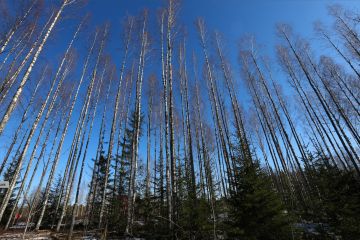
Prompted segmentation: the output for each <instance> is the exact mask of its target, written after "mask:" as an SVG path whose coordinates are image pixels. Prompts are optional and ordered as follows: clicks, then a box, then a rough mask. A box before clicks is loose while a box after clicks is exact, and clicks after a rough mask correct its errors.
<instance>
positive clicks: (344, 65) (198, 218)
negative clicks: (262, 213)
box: [0, 0, 360, 239]
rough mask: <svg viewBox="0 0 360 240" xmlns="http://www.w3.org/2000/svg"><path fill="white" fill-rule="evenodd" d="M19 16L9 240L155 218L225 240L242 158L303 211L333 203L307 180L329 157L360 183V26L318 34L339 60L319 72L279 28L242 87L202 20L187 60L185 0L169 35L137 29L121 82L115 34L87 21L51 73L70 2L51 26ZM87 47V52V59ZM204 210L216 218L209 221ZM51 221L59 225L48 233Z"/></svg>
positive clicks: (131, 26)
mask: <svg viewBox="0 0 360 240" xmlns="http://www.w3.org/2000/svg"><path fill="white" fill-rule="evenodd" d="M5 3H7V2H6V1H4V2H1V3H0V4H1V7H2V8H1V11H3V12H4V14H2V16H3V17H2V18H4V19H2V21H3V22H4V24H3V26H1V27H2V28H1V31H2V32H1V35H0V37H1V38H0V44H1V45H0V47H1V50H0V60H1V65H0V103H1V106H0V111H1V115H0V116H1V122H0V138H1V139H2V140H1V141H2V143H5V144H3V145H2V146H1V151H2V153H1V154H0V157H1V159H0V160H1V162H0V164H1V165H0V174H1V178H2V179H3V180H6V181H9V188H8V189H4V191H2V192H1V206H0V220H1V223H2V224H3V226H4V228H5V229H8V228H9V227H11V226H12V225H14V224H16V222H18V221H19V218H20V219H23V220H24V221H25V222H26V227H25V229H24V234H26V232H27V231H28V230H29V229H31V230H33V229H34V230H39V229H40V228H49V229H53V230H54V231H56V232H59V231H61V230H62V228H64V229H66V231H67V232H68V238H69V239H72V237H73V235H74V227H76V226H77V225H78V223H77V220H79V219H80V220H81V222H82V226H83V228H82V229H83V231H84V232H87V231H91V230H93V229H98V230H101V233H102V234H103V236H104V237H106V236H107V234H108V231H110V230H111V231H117V232H122V233H125V234H128V235H132V234H134V232H136V231H138V226H139V221H140V220H144V222H145V226H155V227H154V228H156V226H161V229H162V230H163V231H164V232H165V233H164V232H163V234H166V236H168V237H169V238H170V237H171V238H176V237H178V236H186V237H188V238H197V237H199V238H200V237H204V238H207V236H210V237H211V238H214V239H217V237H218V235H219V229H218V228H219V222H221V221H224V216H221V217H219V214H220V213H222V212H224V211H225V212H226V207H225V208H224V206H223V204H224V202H226V200H227V199H229V198H231V197H232V195H233V194H234V193H235V192H238V191H240V190H239V189H237V187H236V184H235V182H236V181H237V179H239V177H240V175H239V174H240V173H239V169H238V167H237V166H238V164H237V163H238V161H241V159H250V158H256V159H259V161H260V162H261V163H262V165H263V166H264V169H266V172H267V174H268V175H269V176H270V178H271V179H272V183H273V186H274V189H276V191H277V192H278V193H279V195H280V196H281V197H282V200H283V201H284V204H285V205H286V206H288V208H289V209H291V208H295V206H298V205H302V204H304V205H309V206H311V204H312V202H313V201H314V198H321V197H322V196H321V193H320V192H319V190H318V186H317V185H316V184H314V183H313V180H312V179H313V178H314V176H313V175H312V173H313V172H311V171H309V170H310V169H313V168H315V167H316V166H315V162H314V159H313V157H312V156H313V154H315V153H316V154H318V156H320V157H321V159H322V161H323V162H324V164H325V165H327V166H331V167H334V168H336V169H338V170H339V171H345V172H348V173H352V174H353V175H354V176H355V178H356V179H358V178H359V177H360V170H359V165H360V159H359V154H360V152H359V146H360V133H359V123H360V110H359V108H360V102H359V99H360V68H359V61H360V37H359V23H360V22H359V14H358V13H354V12H349V11H345V10H343V9H342V8H340V7H338V6H332V7H330V8H329V12H330V14H331V16H332V17H333V20H334V25H333V27H331V28H329V27H326V26H324V25H323V24H321V23H317V24H316V27H315V29H316V34H317V36H318V37H319V38H320V40H317V41H320V42H321V44H327V46H328V47H329V48H328V49H330V52H331V53H332V54H333V57H330V56H321V57H320V58H318V55H317V52H316V51H315V50H314V49H312V45H311V43H310V42H308V41H307V40H305V39H302V38H301V37H300V36H298V35H296V34H295V33H293V32H292V29H291V28H290V26H288V25H285V24H281V25H278V26H277V34H278V36H279V44H278V45H277V46H276V59H271V58H268V57H266V56H264V55H262V53H261V48H260V47H259V45H258V44H257V42H256V40H255V39H254V37H252V36H247V37H244V38H243V39H241V41H240V44H239V48H240V49H239V51H238V53H239V54H238V61H239V66H240V72H241V74H240V75H239V76H237V74H234V71H233V70H232V67H238V66H237V64H234V63H232V62H231V61H230V60H229V59H230V58H229V56H228V54H226V52H227V50H226V45H225V43H224V41H223V39H222V37H221V34H220V33H219V32H211V31H208V29H207V27H206V24H205V21H204V20H203V19H198V20H197V21H196V22H195V25H196V30H197V34H198V36H197V37H198V38H197V39H198V40H196V41H195V43H196V44H197V46H198V49H191V50H192V52H191V51H189V50H188V44H187V42H188V41H189V38H188V37H187V35H186V34H185V31H184V30H183V29H184V27H183V26H181V24H180V23H178V22H177V15H178V13H179V3H178V2H177V1H175V0H169V1H167V5H166V7H165V8H164V9H162V10H161V11H160V12H159V14H158V17H157V20H158V21H157V25H156V26H157V29H155V30H152V31H150V30H149V26H150V24H149V21H150V20H151V19H152V18H151V16H152V15H151V14H150V13H149V12H148V11H146V10H145V11H144V12H143V13H142V14H140V16H138V17H132V16H130V17H127V18H126V19H125V20H124V24H123V26H122V31H123V42H122V43H121V46H120V47H121V48H122V50H121V52H122V55H123V57H122V61H121V62H120V63H119V71H117V68H116V67H117V63H114V62H113V61H112V59H111V55H108V54H106V52H107V42H108V38H109V32H110V30H111V28H112V27H114V26H110V24H105V25H103V26H99V27H97V28H96V29H95V30H93V31H92V32H91V33H85V31H83V30H84V29H85V28H87V26H86V25H87V22H88V21H89V18H88V17H87V16H85V17H83V18H82V19H80V20H77V25H76V26H75V28H74V29H72V30H71V31H72V35H71V36H70V39H68V42H67V44H66V49H64V51H63V53H62V54H61V57H60V58H59V59H55V60H54V59H49V60H46V62H47V63H46V64H45V63H43V62H41V61H39V59H40V58H46V57H47V56H48V55H49V54H50V53H47V54H48V55H46V54H44V53H43V51H44V52H45V53H46V51H49V49H51V48H53V47H54V46H53V45H54V44H56V41H54V42H52V43H50V42H49V43H48V40H49V39H50V38H51V37H53V35H54V33H53V32H54V29H56V27H57V25H59V24H61V21H62V16H63V15H64V14H66V11H67V10H68V9H70V8H76V7H78V5H79V4H80V3H79V1H77V0H61V1H59V4H58V6H55V7H54V8H53V9H54V10H53V11H52V12H50V13H48V12H47V11H43V9H47V7H48V6H46V4H44V3H43V2H42V1H39V0H34V1H24V2H23V5H21V6H20V5H19V6H16V3H13V5H14V6H13V7H15V8H16V9H17V11H16V12H15V16H12V14H13V13H11V12H10V11H6V7H7V6H6V4H5ZM32 19H36V21H33V20H32ZM117 27H118V26H117ZM84 39H89V40H88V41H85V40H84ZM190 40H193V39H191V38H190ZM84 43H85V44H84ZM80 44H82V45H85V46H86V47H84V46H82V48H83V50H81V51H77V50H76V49H77V46H79V45H80ZM317 44H319V43H317ZM189 52H190V53H189ZM150 63H156V64H152V65H156V67H152V68H151V69H150V67H149V68H148V66H149V65H151V64H150ZM189 66H190V67H189ZM278 66H280V68H281V71H280V72H279V71H277V72H275V71H274V69H276V68H277V67H278ZM154 69H155V70H154ZM238 79H241V81H238ZM239 86H242V87H244V88H246V89H247V92H248V93H249V98H250V102H249V103H246V104H244V103H241V102H240V100H239V99H240V97H241V96H239ZM143 89H145V90H143ZM144 92H147V94H146V95H145V94H143V93H144ZM143 95H144V96H146V97H145V99H144V97H143ZM241 99H242V98H241ZM145 103H146V104H145ZM146 108H147V109H146ZM144 109H145V110H144ZM144 122H146V124H143V123H144ZM144 126H145V127H146V131H144ZM144 133H145V135H146V138H144V139H143V138H142V136H143V135H144ZM143 145H144V146H145V148H146V151H145V150H144V151H142V149H143ZM145 148H144V149H145ZM143 152H146V154H143ZM239 159H240V160H239ZM92 161H93V162H92ZM89 169H90V170H89ZM57 173H60V176H61V178H60V182H59V184H55V176H56V175H57ZM83 182H85V183H86V184H87V186H88V188H87V189H88V190H87V193H86V194H85V195H86V196H85V197H83V196H82V194H83V193H82V191H83V189H82V188H83ZM55 185H56V188H57V190H56V192H57V193H58V194H57V195H54V194H53V192H54V189H53V188H54V186H55ZM81 205H84V206H85V211H84V212H83V215H82V216H80V217H79V216H78V213H79V209H81ZM204 206H205V207H204ZM203 208H205V210H204V211H205V213H204V211H199V210H198V209H203ZM47 213H48V214H50V215H51V216H52V219H51V221H47V220H44V216H45V215H46V214H47ZM203 215H206V217H204V216H203ZM45 218H46V217H45ZM46 219H47V218H46ZM204 219H205V220H204ZM209 219H210V220H209ZM204 222H205V223H204ZM32 223H34V225H33V224H32ZM202 224H205V225H206V224H208V225H209V226H208V227H204V226H203V225H202ZM220 225H221V224H220ZM209 229H210V230H209ZM158 230H159V229H158ZM148 231H154V229H152V228H151V227H149V228H148Z"/></svg>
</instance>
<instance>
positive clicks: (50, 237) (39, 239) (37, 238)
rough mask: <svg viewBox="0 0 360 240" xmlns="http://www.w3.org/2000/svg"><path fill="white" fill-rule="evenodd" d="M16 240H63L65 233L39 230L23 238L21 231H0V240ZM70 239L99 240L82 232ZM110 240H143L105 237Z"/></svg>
mask: <svg viewBox="0 0 360 240" xmlns="http://www.w3.org/2000/svg"><path fill="white" fill-rule="evenodd" d="M7 239H8V240H17V239H19V240H20V239H31V240H65V239H67V233H61V232H60V233H57V232H54V231H50V230H40V231H38V232H28V233H26V235H25V238H23V231H22V230H8V231H0V240H7ZM72 239H74V240H80V239H81V240H100V239H101V237H100V236H99V234H96V233H93V232H89V233H88V234H87V235H86V236H84V232H83V231H74V234H73V237H72ZM106 239H109V240H110V239H111V240H130V239H132V240H144V239H143V238H129V237H107V238H106Z"/></svg>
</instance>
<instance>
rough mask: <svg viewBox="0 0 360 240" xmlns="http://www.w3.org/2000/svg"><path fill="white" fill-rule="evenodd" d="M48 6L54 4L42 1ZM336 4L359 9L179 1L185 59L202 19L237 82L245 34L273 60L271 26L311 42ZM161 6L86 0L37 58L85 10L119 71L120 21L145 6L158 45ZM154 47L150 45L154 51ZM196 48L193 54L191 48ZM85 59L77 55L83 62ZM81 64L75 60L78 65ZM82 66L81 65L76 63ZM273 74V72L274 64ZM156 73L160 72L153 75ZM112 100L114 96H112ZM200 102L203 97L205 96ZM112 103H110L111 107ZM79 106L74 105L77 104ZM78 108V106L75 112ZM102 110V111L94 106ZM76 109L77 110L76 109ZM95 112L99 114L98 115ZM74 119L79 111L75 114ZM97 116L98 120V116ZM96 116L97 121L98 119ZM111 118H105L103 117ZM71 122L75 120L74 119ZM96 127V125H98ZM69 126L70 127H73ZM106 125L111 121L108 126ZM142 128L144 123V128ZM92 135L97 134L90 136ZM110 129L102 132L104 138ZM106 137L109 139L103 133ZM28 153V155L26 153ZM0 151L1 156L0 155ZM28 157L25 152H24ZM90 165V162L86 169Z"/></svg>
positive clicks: (292, 2)
mask: <svg viewBox="0 0 360 240" xmlns="http://www.w3.org/2000/svg"><path fill="white" fill-rule="evenodd" d="M45 2H51V3H53V2H54V1H50V0H48V1H45ZM333 3H339V4H341V5H343V6H344V7H345V8H349V9H353V10H358V11H359V10H360V1H356V0H347V1H326V0H182V1H181V7H180V12H179V14H178V19H177V23H178V25H183V26H185V27H186V29H187V32H188V40H187V42H188V50H187V52H188V55H190V53H191V52H192V50H193V49H194V50H195V51H197V53H199V54H198V55H199V56H198V58H202V55H200V53H201V52H198V51H199V41H198V37H197V33H196V31H195V25H194V21H195V20H196V19H197V17H202V18H204V19H205V21H206V24H207V28H208V30H209V33H211V32H212V31H213V30H218V31H220V32H221V33H222V34H223V36H224V39H225V43H226V52H227V53H228V54H229V57H230V59H231V62H232V67H233V71H234V77H235V79H236V81H238V82H240V81H239V77H240V74H239V70H238V62H237V54H238V41H239V39H240V38H241V36H243V35H244V34H254V35H255V36H256V38H257V41H258V43H260V44H262V46H263V48H262V52H263V53H264V54H266V55H268V56H270V58H274V57H275V56H274V51H275V50H274V46H275V45H276V44H277V42H278V39H277V36H276V34H275V25H276V24H277V23H280V22H285V23H288V24H290V25H291V26H292V27H293V29H294V32H296V33H300V34H301V36H303V37H306V38H311V39H314V34H313V23H314V21H317V20H321V21H322V22H324V23H325V24H326V25H329V24H331V18H330V17H329V16H328V14H327V8H326V7H327V5H329V4H333ZM163 6H165V1H162V0H88V4H87V5H85V6H83V7H81V8H80V9H75V10H74V9H71V10H69V11H68V12H65V15H66V16H68V17H70V18H69V19H66V20H64V21H63V22H61V23H60V24H59V25H58V26H57V27H56V29H55V32H54V36H53V37H52V38H51V42H49V44H48V45H47V46H46V48H45V49H44V52H43V54H42V56H41V59H42V60H45V59H51V58H53V59H56V58H57V57H58V56H60V55H61V53H62V52H63V51H64V49H65V46H66V44H67V42H68V41H69V40H70V39H71V35H72V32H73V31H74V29H75V27H76V24H77V22H78V21H74V18H75V19H79V18H81V16H83V15H85V14H86V13H87V12H90V13H91V15H92V16H91V24H89V26H88V27H87V31H92V30H93V29H94V27H95V26H96V25H101V24H104V23H105V22H109V23H111V35H110V41H109V43H108V46H107V49H106V51H105V52H106V53H107V54H110V55H112V57H113V60H114V62H115V64H116V65H117V71H118V72H119V69H120V62H121V59H122V52H121V50H122V46H121V43H122V41H121V33H122V28H121V26H122V25H121V22H122V19H123V18H124V17H125V16H126V15H139V14H140V13H141V11H142V10H143V9H144V8H147V9H149V16H150V17H149V31H150V32H151V33H152V34H154V35H153V36H152V38H153V39H154V42H155V43H158V41H159V40H158V39H159V36H158V35H156V34H158V25H157V19H156V13H157V11H158V10H159V9H160V8H161V7H163ZM156 47H158V46H155V48H156ZM77 48H78V50H79V52H80V53H81V52H83V50H84V44H81V43H78V44H77ZM196 49H197V50H196ZM315 50H316V51H318V52H321V53H326V51H327V50H326V48H325V47H324V45H323V44H320V43H318V44H315ZM82 58H84V56H81V57H80V60H81V61H82ZM81 61H80V62H81ZM154 62H155V63H153V62H150V64H149V65H148V66H147V67H146V68H145V76H146V77H147V76H148V75H149V74H150V73H152V71H156V68H155V67H154V65H156V64H157V63H156V61H154ZM80 66H81V65H80ZM273 70H275V71H276V70H277V69H276V66H275V67H274V69H273ZM156 74H158V76H159V74H160V72H156ZM238 95H239V97H240V99H242V104H243V105H245V106H246V105H247V104H248V102H247V101H248V99H247V98H246V97H244V96H246V91H245V90H244V89H243V88H242V87H241V84H239V90H238ZM113 96H114V94H113ZM204 98H205V97H204ZM112 103H113V101H110V104H112ZM78 105H79V104H78ZM78 108H79V106H77V109H78ZM98 109H102V107H98ZM143 109H145V110H146V100H144V101H143ZM78 111H79V110H78ZM99 115H100V114H98V116H99ZM75 116H76V117H77V116H78V112H75ZM99 118H100V116H99ZM99 118H98V119H99ZM107 118H108V120H110V119H111V118H110V114H108V116H107ZM73 119H75V118H73ZM97 122H98V125H100V121H97ZM73 125H75V124H74V123H73ZM108 126H110V123H109V124H108ZM144 126H145V125H144ZM98 128H99V126H95V128H94V130H93V133H94V137H93V138H92V141H91V148H90V151H89V152H88V159H90V158H91V157H94V156H95V149H96V143H97V132H98ZM72 130H73V128H70V129H69V134H68V136H67V138H66V139H67V140H66V143H65V146H64V147H63V151H62V152H63V153H62V158H61V162H60V165H59V170H60V171H61V169H63V167H64V165H65V161H66V160H67V150H68V149H69V145H70V144H71V138H72V135H73V131H72ZM95 133H96V134H95ZM108 133H109V131H107V134H108ZM10 134H11V129H9V128H8V129H7V132H6V133H5V134H4V135H3V138H0V141H3V143H4V142H9V138H8V139H4V136H9V135H10ZM107 139H108V135H107ZM3 143H2V144H1V146H0V147H1V152H4V149H6V148H4V145H5V146H6V144H3ZM142 143H144V138H143V140H142V142H141V144H140V156H141V158H142V159H145V156H146V155H145V150H146V149H145V148H146V145H145V144H142ZM29 152H30V151H29ZM3 154H4V153H1V154H0V156H2V155H3ZM28 156H29V153H28ZM89 164H91V161H90V160H89V161H88V163H87V165H89ZM89 174H90V170H89V169H87V170H86V176H85V181H88V180H89Z"/></svg>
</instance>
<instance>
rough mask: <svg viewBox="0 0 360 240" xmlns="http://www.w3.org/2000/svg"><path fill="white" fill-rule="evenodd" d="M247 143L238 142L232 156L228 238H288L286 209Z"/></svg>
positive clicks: (288, 228) (255, 239)
mask: <svg viewBox="0 0 360 240" xmlns="http://www.w3.org/2000/svg"><path fill="white" fill-rule="evenodd" d="M244 149H249V147H248V146H245V147H244V146H241V145H239V147H238V149H237V154H236V156H235V157H234V158H235V159H234V165H235V167H234V172H235V177H234V181H233V186H234V188H233V189H232V190H230V193H231V196H230V198H229V200H228V202H229V206H230V209H229V221H228V226H229V231H228V233H229V237H234V238H239V239H244V240H247V239H249V240H257V239H268V240H270V239H274V240H275V239H276V240H278V239H289V237H290V236H289V233H290V231H289V230H290V221H289V216H288V214H287V211H286V210H285V209H284V206H283V204H282V202H281V200H280V197H279V196H278V193H277V192H276V191H275V189H274V188H273V186H272V184H271V178H270V176H268V175H267V174H266V172H265V171H264V170H263V169H262V168H261V167H260V163H259V161H258V160H257V159H254V157H253V154H246V152H247V153H250V151H249V150H246V151H245V153H244Z"/></svg>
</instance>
